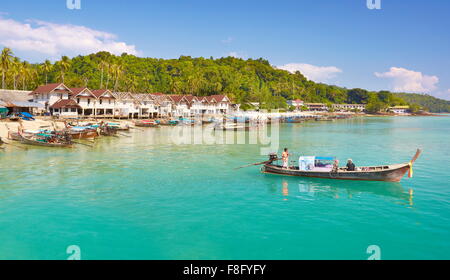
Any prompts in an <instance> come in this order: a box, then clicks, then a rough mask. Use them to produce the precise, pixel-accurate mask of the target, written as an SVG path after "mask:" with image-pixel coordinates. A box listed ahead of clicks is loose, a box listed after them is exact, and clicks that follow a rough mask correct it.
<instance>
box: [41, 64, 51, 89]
mask: <svg viewBox="0 0 450 280" xmlns="http://www.w3.org/2000/svg"><path fill="white" fill-rule="evenodd" d="M52 68H53V65H52V63H51V62H50V60H48V59H47V60H46V61H45V62H44V64H42V65H41V71H42V72H43V73H45V84H48V73H49V72H50V71H52Z"/></svg>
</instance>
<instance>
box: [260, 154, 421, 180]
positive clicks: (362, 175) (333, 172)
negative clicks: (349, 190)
mask: <svg viewBox="0 0 450 280" xmlns="http://www.w3.org/2000/svg"><path fill="white" fill-rule="evenodd" d="M421 153H422V151H421V150H420V149H418V150H417V152H416V154H415V156H414V157H413V159H412V160H411V161H410V162H407V163H401V164H392V165H380V166H368V167H360V168H357V170H356V171H348V170H347V168H332V169H330V170H329V171H324V170H323V169H322V170H321V168H318V169H319V170H314V168H313V169H312V170H301V168H300V167H299V166H293V167H289V168H283V167H282V166H281V165H278V164H274V162H277V161H279V158H278V156H277V155H276V154H271V155H270V158H269V160H268V161H266V162H263V163H261V164H260V165H263V166H262V168H261V172H263V173H268V174H277V175H285V176H299V177H314V178H324V179H337V180H358V181H385V182H400V181H401V180H402V178H403V177H404V176H405V174H406V173H407V172H409V177H410V178H411V177H412V175H413V165H414V163H415V162H416V160H417V159H418V158H419V156H420V154H421ZM256 165H257V164H256Z"/></svg>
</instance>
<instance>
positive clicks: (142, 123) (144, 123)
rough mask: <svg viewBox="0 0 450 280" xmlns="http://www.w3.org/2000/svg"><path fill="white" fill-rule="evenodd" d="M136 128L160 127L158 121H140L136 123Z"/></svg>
mask: <svg viewBox="0 0 450 280" xmlns="http://www.w3.org/2000/svg"><path fill="white" fill-rule="evenodd" d="M134 125H135V126H136V127H159V124H158V123H157V122H156V121H152V120H140V121H136V122H135V123H134Z"/></svg>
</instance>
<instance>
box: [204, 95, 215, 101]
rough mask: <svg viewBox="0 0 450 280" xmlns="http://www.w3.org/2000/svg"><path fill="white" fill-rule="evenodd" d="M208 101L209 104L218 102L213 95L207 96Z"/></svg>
mask: <svg viewBox="0 0 450 280" xmlns="http://www.w3.org/2000/svg"><path fill="white" fill-rule="evenodd" d="M206 100H208V102H218V101H217V100H216V99H215V98H214V96H213V95H211V96H206Z"/></svg>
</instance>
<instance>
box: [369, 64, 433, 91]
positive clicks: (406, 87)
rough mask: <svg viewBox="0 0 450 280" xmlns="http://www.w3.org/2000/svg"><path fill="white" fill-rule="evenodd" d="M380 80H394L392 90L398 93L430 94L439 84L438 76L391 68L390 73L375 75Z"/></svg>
mask: <svg viewBox="0 0 450 280" xmlns="http://www.w3.org/2000/svg"><path fill="white" fill-rule="evenodd" d="M375 76H377V77H378V78H387V79H391V80H392V90H393V91H396V92H412V93H429V92H432V91H434V90H435V89H436V88H437V87H436V84H437V83H438V82H439V78H438V77H436V76H427V75H424V74H423V73H421V72H416V71H412V70H408V69H405V68H401V67H391V69H389V72H385V73H377V72H376V73H375Z"/></svg>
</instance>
